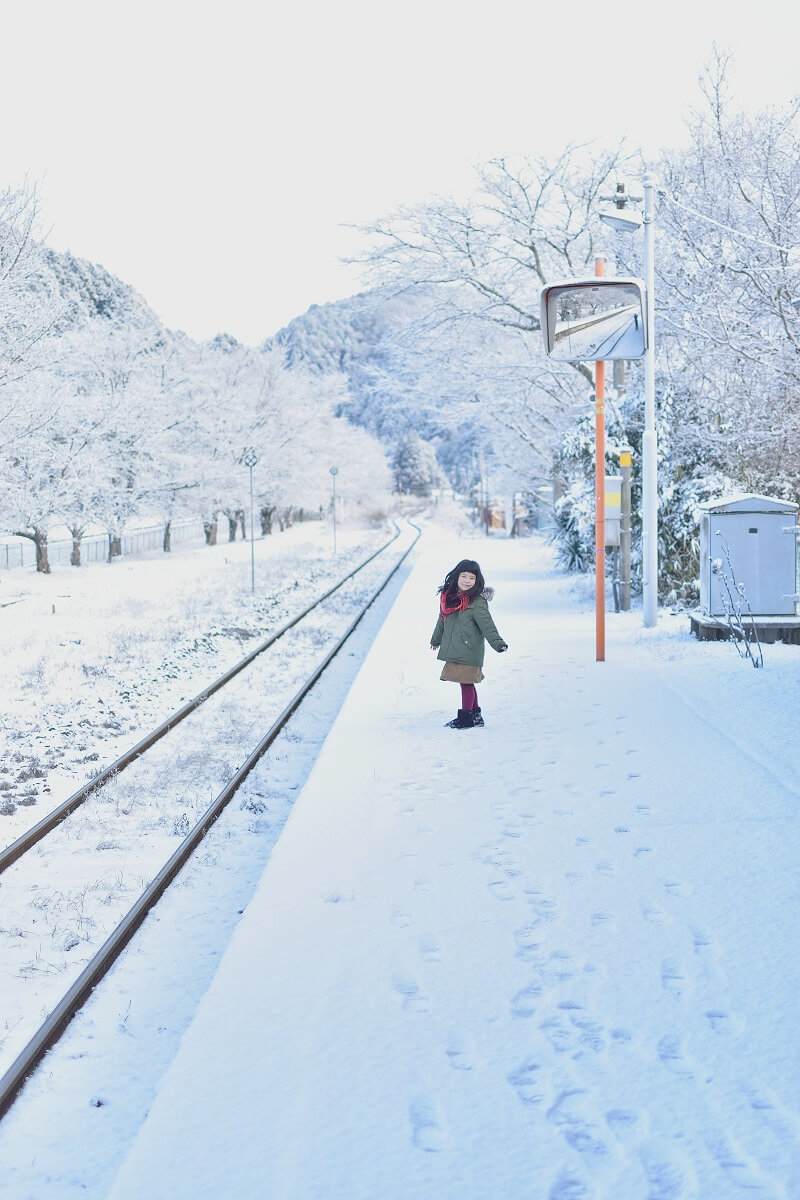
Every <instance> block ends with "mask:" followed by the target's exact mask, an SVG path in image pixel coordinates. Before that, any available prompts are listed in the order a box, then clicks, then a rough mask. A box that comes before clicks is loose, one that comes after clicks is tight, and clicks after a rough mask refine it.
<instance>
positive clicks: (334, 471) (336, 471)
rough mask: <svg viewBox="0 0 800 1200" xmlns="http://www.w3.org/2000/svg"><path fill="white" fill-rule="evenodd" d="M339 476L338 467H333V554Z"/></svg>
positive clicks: (334, 548) (334, 551)
mask: <svg viewBox="0 0 800 1200" xmlns="http://www.w3.org/2000/svg"><path fill="white" fill-rule="evenodd" d="M338 474H339V468H338V467H331V479H332V481H333V501H332V507H333V553H334V554H335V553H336V476H337V475H338Z"/></svg>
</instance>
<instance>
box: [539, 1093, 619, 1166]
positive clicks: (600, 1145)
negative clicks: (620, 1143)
mask: <svg viewBox="0 0 800 1200" xmlns="http://www.w3.org/2000/svg"><path fill="white" fill-rule="evenodd" d="M585 1094H586V1093H585V1092H584V1091H583V1090H582V1089H580V1088H571V1089H568V1090H567V1091H564V1092H562V1093H561V1095H560V1096H559V1097H558V1099H557V1100H556V1102H555V1104H554V1105H553V1107H552V1108H551V1109H549V1110H548V1112H547V1119H548V1121H549V1122H550V1123H551V1125H555V1126H556V1128H558V1129H560V1130H561V1132H562V1134H563V1135H564V1138H565V1140H566V1142H567V1145H569V1146H571V1147H572V1149H573V1150H577V1151H578V1153H579V1154H587V1155H601V1154H608V1146H607V1145H606V1143H605V1142H604V1141H603V1139H602V1137H601V1136H600V1135H599V1133H598V1131H597V1127H596V1126H595V1125H593V1124H592V1123H591V1121H587V1120H585V1119H584V1116H583V1114H582V1113H581V1107H582V1104H581V1100H580V1097H581V1096H584V1095H585Z"/></svg>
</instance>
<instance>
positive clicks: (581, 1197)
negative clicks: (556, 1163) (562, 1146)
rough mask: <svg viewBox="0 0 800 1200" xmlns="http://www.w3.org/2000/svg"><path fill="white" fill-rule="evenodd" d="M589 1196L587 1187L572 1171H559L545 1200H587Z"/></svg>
mask: <svg viewBox="0 0 800 1200" xmlns="http://www.w3.org/2000/svg"><path fill="white" fill-rule="evenodd" d="M590 1195H591V1193H590V1192H589V1189H588V1187H587V1186H586V1184H585V1183H584V1182H583V1181H582V1180H581V1179H578V1177H577V1175H575V1174H573V1172H572V1171H561V1172H559V1176H558V1179H557V1180H556V1181H555V1183H554V1184H553V1186H552V1187H551V1188H550V1191H549V1192H548V1193H547V1200H589V1197H590Z"/></svg>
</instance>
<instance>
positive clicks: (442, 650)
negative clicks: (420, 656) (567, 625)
mask: <svg viewBox="0 0 800 1200" xmlns="http://www.w3.org/2000/svg"><path fill="white" fill-rule="evenodd" d="M493 595H494V592H493V591H492V589H491V588H487V587H486V584H485V583H484V579H483V574H482V572H481V569H480V567H479V566H478V564H477V563H476V562H473V561H472V559H468V558H462V560H461V562H460V563H457V564H456V566H454V567H453V569H452V571H448V572H447V574H446V575H445V577H444V583H443V584H442V585H441V587H440V588H439V620H438V621H437V622H436V628H435V629H434V631H433V633H432V634H431V650H435V649H436V648H437V646H438V648H439V653H438V655H437V658H439V659H441V660H442V661H443V662H444V668H443V670H442V673H441V675H440V676H439V678H440V679H446V680H450V681H451V682H452V683H460V684H461V708H460V709H459V710H458V716H456V717H454V719H453V720H452V721H448V722H447V727H448V728H450V729H474V728H476V727H479V726H481V725H483V723H484V721H483V716H482V714H481V710H480V708H479V707H478V693H477V692H476V690H475V684H476V683H480V682H481V680H482V679H483V671H482V670H481V667H482V666H483V654H484V650H485V644H486V642H488V643H489V645H490V646H491V647H492V649H493V650H496V651H497V652H498V654H502V653H503V651H504V650H507V649H508V646H507V644H506V643H505V642H504V641H503V639H502V638H501V637H500V634H499V633H498V632H497V626H496V625H495V623H494V621H493V620H492V614H491V613H490V612H489V604H488V601H489V600H491V598H492V596H493Z"/></svg>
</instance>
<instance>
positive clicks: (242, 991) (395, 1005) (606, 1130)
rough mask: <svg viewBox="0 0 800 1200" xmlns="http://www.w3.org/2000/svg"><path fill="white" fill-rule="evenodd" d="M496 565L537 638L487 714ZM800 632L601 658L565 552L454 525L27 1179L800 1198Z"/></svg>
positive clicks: (179, 920)
mask: <svg viewBox="0 0 800 1200" xmlns="http://www.w3.org/2000/svg"><path fill="white" fill-rule="evenodd" d="M464 554H467V555H474V556H475V557H477V558H478V559H479V561H480V562H481V564H482V566H483V567H484V572H485V574H486V576H487V580H488V582H490V583H491V584H493V585H494V587H495V588H496V596H495V599H494V601H493V603H492V610H493V614H494V616H495V619H496V621H497V624H498V627H499V629H500V631H501V633H502V635H503V636H504V637H505V638H506V639H507V641H508V642H509V646H510V650H509V653H508V654H507V655H504V656H495V655H494V654H493V653H492V652H491V651H489V652H488V660H487V666H486V673H487V680H486V681H485V683H484V684H483V685H481V687H480V688H479V694H480V699H481V703H482V707H483V710H484V713H485V716H486V721H487V724H486V728H485V729H483V730H475V731H464V732H457V731H451V730H449V729H445V728H443V722H444V721H445V720H446V719H448V718H449V717H450V716H451V715H453V713H454V712H455V708H456V698H457V688H456V687H455V686H454V685H451V684H442V683H440V682H439V681H438V673H439V669H438V666H437V664H436V662H435V658H434V656H433V655H432V654H431V652H430V651H429V650H428V640H429V636H430V632H431V629H432V627H433V624H434V621H435V617H436V596H435V588H436V585H437V584H438V582H440V580H441V578H442V576H443V574H444V572H445V570H446V569H448V568H449V567H450V566H452V565H453V563H454V562H455V561H456V560H457V558H459V557H461V556H462V555H464ZM382 615H383V614H376V615H375V620H376V623H379V622H378V617H381V618H382ZM374 631H375V629H374V627H373V629H372V630H366V631H365V638H369V637H371V636H372V634H373V633H374ZM798 652H799V651H798V648H797V647H783V646H770V647H766V648H765V668H764V670H763V671H755V670H753V668H752V667H751V666H750V665H749V664H748V663H746V662H743V661H741V660H740V659H738V658H737V656H736V653H735V651H734V649H733V647H732V646H731V645H729V644H724V643H704V644H698V643H697V642H695V641H694V639H692V638H691V637H690V636H689V633H688V620H687V618H686V617H685V616H683V617H681V616H671V615H668V614H666V615H663V616H662V618H661V620H660V623H659V626H658V628H657V629H656V630H644V629H643V628H642V625H641V616H640V614H639V613H636V612H634V613H631V614H610V615H609V618H608V640H607V661H606V662H605V663H603V664H597V663H595V662H594V622H593V614H592V611H591V601H590V600H589V601H587V599H586V597H585V595H584V594H583V593H582V591H581V589H579V588H577V589H576V588H575V587H574V586H573V585H571V584H569V583H568V582H567V581H565V580H564V579H563V578H560V577H557V576H555V575H554V574H553V573H552V569H551V566H550V555H549V552H548V550H547V548H546V547H545V546H543V545H542V543H541V542H540V541H538V540H536V539H530V540H513V541H512V540H508V539H495V538H491V539H480V540H474V541H470V540H468V539H467V538H465V536H464V535H463V532H462V533H461V534H460V535H458V536H457V535H456V534H455V533H454V532H453V531H451V530H447V529H443V528H441V527H431V528H429V529H428V530H427V531H426V534H425V537H424V539H423V542H422V543H421V548H420V550H419V551H417V552H415V565H414V569H413V571H412V572H411V573H410V574H409V575H408V577H407V579H406V580H405V582H404V584H403V586H402V589H401V590H400V591H399V595H398V597H397V600H396V602H395V604H394V607H393V608H392V609H391V612H390V613H389V615H388V617H387V619H386V621H385V624H383V626H382V627H381V628H380V631H379V632H378V635H377V637H376V640H375V642H374V644H373V645H372V647H371V649H370V651H369V654H368V657H367V659H366V662H365V663H364V665H363V666H362V668H361V670H360V672H359V673H358V675H357V677H356V678H355V682H354V683H353V684H352V687H351V689H350V691H349V694H348V695H347V699H346V700H345V702H344V705H343V707H342V709H341V712H340V713H339V716H338V718H337V719H336V721H335V723H334V725H333V728H332V730H331V732H330V734H329V736H328V738H327V741H326V742H325V744H324V747H323V749H322V751H321V753H320V754H319V757H318V758H317V761H316V764H315V765H314V767H313V770H312V771H311V774H310V777H309V778H308V780H307V782H306V783H305V786H304V787H303V789H302V792H301V794H300V795H299V797H298V798H297V800H296V801H295V802H294V804H293V805H292V795H290V794H289V789H290V787H291V784H290V779H291V777H292V776H293V775H294V777H295V783H296V766H295V767H293V766H291V765H290V761H289V759H290V755H291V753H292V749H293V748H292V743H291V740H290V741H288V742H287V744H286V746H285V747H284V749H283V750H282V751H280V753H278V754H276V755H275V761H274V762H273V763H265V764H264V768H263V771H262V772H261V774H260V777H259V778H258V779H255V780H254V781H253V788H254V789H256V793H255V796H253V794H251V796H250V799H251V800H252V799H253V798H255V799H258V791H259V790H260V792H261V794H262V796H265V797H266V800H265V801H264V804H265V808H264V809H262V810H258V808H254V809H251V810H248V809H247V807H246V805H247V798H245V800H243V802H242V808H241V809H240V810H239V814H240V818H242V819H241V820H240V822H239V825H238V826H236V825H234V826H231V827H230V828H229V831H228V833H227V836H226V835H224V834H222V835H221V836H220V837H219V839H218V841H217V842H216V843H214V845H213V847H212V849H211V850H210V851H209V855H208V861H206V862H204V863H198V864H196V865H195V866H194V867H193V868H192V870H191V871H190V872H189V873H188V877H187V880H186V881H185V883H184V885H183V886H182V887H180V888H178V889H176V890H175V893H174V895H173V896H171V898H168V899H169V905H168V906H167V907H166V908H164V909H160V910H159V913H160V915H159V916H157V918H156V920H154V921H149V922H148V923H147V925H146V926H145V928H144V929H143V930H142V933H141V935H140V937H139V938H137V939H136V941H135V942H134V943H133V944H132V947H131V950H130V951H129V952H128V953H127V954H126V955H125V956H124V957H123V959H122V960H121V961H120V963H119V964H118V966H117V968H115V971H114V973H113V975H112V978H111V980H109V983H108V985H106V986H104V989H101V991H100V992H99V993H98V994H97V996H95V997H94V998H93V1000H92V1002H91V1003H90V1005H88V1006H87V1008H86V1010H85V1012H84V1013H83V1014H82V1015H81V1017H80V1018H79V1020H78V1021H77V1022H76V1023H75V1025H74V1027H73V1029H72V1030H71V1031H70V1034H69V1036H68V1037H67V1039H66V1040H65V1042H64V1044H63V1046H62V1047H60V1048H59V1049H58V1050H57V1051H56V1052H55V1053H54V1054H53V1055H51V1056H50V1059H49V1060H48V1063H47V1064H46V1069H45V1070H44V1071H42V1072H40V1073H39V1074H38V1075H37V1077H36V1078H35V1080H34V1081H33V1082H32V1083H31V1085H30V1086H29V1087H28V1089H27V1090H26V1092H25V1094H24V1095H23V1097H22V1099H21V1101H20V1103H19V1104H18V1105H17V1106H16V1107H15V1109H14V1110H12V1112H11V1113H10V1114H9V1115H8V1117H7V1118H6V1119H5V1120H4V1121H3V1122H2V1124H0V1161H2V1163H3V1181H4V1182H3V1195H4V1196H5V1195H8V1196H9V1197H13V1198H14V1200H17V1198H22V1197H39V1196H42V1195H47V1196H48V1197H50V1196H53V1197H71V1196H77V1195H84V1196H86V1195H90V1196H97V1197H100V1196H103V1197H105V1196H107V1195H111V1196H113V1197H115V1198H116V1200H122V1198H128V1197H136V1198H137V1200H138V1198H139V1197H141V1196H145V1195H154V1196H169V1197H187V1198H188V1197H193V1198H194V1197H201V1196H209V1197H212V1196H213V1197H215V1198H216V1197H219V1196H226V1197H227V1196H235V1197H237V1200H240V1198H242V1197H251V1196H252V1197H259V1198H260V1197H265V1196H268V1197H270V1200H311V1198H312V1197H313V1198H314V1200H317V1198H319V1200H322V1198H325V1200H339V1198H341V1200H358V1198H361V1197H364V1198H365V1200H366V1198H367V1197H369V1198H370V1200H374V1198H377V1197H380V1198H381V1200H417V1198H418V1197H421V1198H430V1200H434V1198H435V1200H449V1198H451V1197H452V1198H453V1200H456V1198H457V1200H488V1198H491V1200H517V1198H522V1197H525V1198H531V1200H685V1198H688V1197H695V1198H697V1200H727V1198H728V1197H735V1196H739V1195H741V1194H742V1193H743V1192H744V1193H745V1194H749V1195H752V1196H754V1197H770V1198H773V1200H792V1197H794V1196H796V1195H798V1191H797V1187H798V1184H797V1180H798V1179H800V1071H799V1070H798V1066H800V1063H799V1062H798V1060H799V1059H800V1053H799V1051H800V1038H798V1035H797V1033H796V1029H795V1027H794V1012H795V997H796V995H797V994H798V990H799V989H800V965H799V964H798V957H797V955H796V950H795V947H796V945H797V942H798V934H799V933H800V921H799V920H798V894H797V882H796V878H797V872H796V859H797V811H796V810H797V800H798V795H800V761H799V760H800V756H799V755H798V754H797V751H796V740H795V734H794V724H795V720H794V713H795V712H796V707H797V700H798V684H797V679H798V665H800V664H799V663H798ZM353 653H354V654H356V651H353ZM356 657H357V654H356ZM341 666H342V670H343V671H346V668H347V666H348V664H347V663H346V662H344V663H343V664H342V665H341ZM343 684H344V675H343V676H342V677H341V678H340V680H339V682H338V684H335V685H331V687H332V691H331V692H330V693H329V699H328V701H327V702H326V703H324V704H322V708H323V709H324V711H323V712H322V717H321V719H320V720H319V721H318V722H317V724H318V725H320V726H322V727H325V725H326V720H327V716H328V713H330V712H332V711H335V710H336V707H337V706H338V700H339V698H340V696H341V690H340V691H339V692H338V693H337V692H336V688H337V687H338V688H339V689H341V688H342V687H343ZM304 720H305V721H306V723H308V722H309V721H310V720H312V718H311V717H310V716H308V715H307V716H306V717H305V718H304ZM294 737H295V738H296V739H300V742H301V749H302V745H303V744H305V745H306V760H305V761H306V762H307V761H308V749H309V748H310V747H311V746H312V744H313V740H314V739H313V736H312V735H311V733H310V732H309V730H308V728H307V727H306V728H303V729H301V728H298V730H297V732H296V733H295V734H294ZM317 737H319V730H317ZM301 757H302V755H301ZM270 769H272V771H273V775H274V774H275V773H277V776H278V781H277V784H276V783H275V782H274V781H273V783H272V784H271V783H270V782H269V780H270ZM306 769H307V768H306ZM271 787H272V788H273V791H270V788H271ZM273 795H274V800H273ZM273 809H274V811H273ZM278 809H280V812H278ZM259 811H260V813H261V815H257V814H259ZM264 814H265V815H264ZM287 815H288V820H287V821H286V825H285V828H283V821H284V820H286V818H287ZM264 825H272V826H274V828H272V831H271V832H268V831H267V830H265V829H264V828H263V827H264ZM259 827H260V833H259ZM279 828H283V832H282V833H280V837H279V839H278V840H277V841H276V840H275V838H276V836H277V833H276V831H277V830H279ZM260 835H264V842H263V846H262V850H261V857H260V858H258V855H253V854H252V853H251V851H250V849H249V848H248V843H252V842H254V841H257V840H258V838H259V836H260ZM214 857H215V860H216V862H218V863H219V862H223V861H224V860H227V866H228V874H229V876H230V879H231V885H230V896H229V901H228V905H229V910H227V911H222V910H225V909H226V905H225V903H216V902H215V903H214V904H204V903H203V898H204V896H207V895H208V889H209V887H210V885H209V884H208V883H207V882H206V879H205V874H204V872H205V870H206V868H207V867H208V866H209V865H212V864H211V859H212V858H214ZM239 859H241V862H242V864H243V865H242V874H246V875H247V876H248V882H247V883H246V885H245V881H244V880H239V881H237V882H236V884H235V885H234V883H233V880H235V877H236V863H237V861H239ZM256 860H258V861H257V862H256ZM265 862H266V869H265V870H264V871H263V875H262V877H261V879H260V882H259V881H258V874H259V873H260V869H261V864H263V863H265ZM245 864H246V865H245ZM237 887H238V888H239V890H238V891H237ZM248 889H249V890H250V891H252V890H253V889H255V890H254V894H253V895H252V898H251V899H250V902H249V904H248V905H247V907H246V911H245V913H244V915H243V917H242V918H241V919H240V920H238V924H237V918H238V911H237V909H236V907H235V906H237V905H238V907H244V904H243V903H242V902H241V900H240V898H239V897H240V896H241V895H243V894H249V893H248ZM215 895H216V894H215ZM148 926H149V929H148ZM198 926H203V927H204V931H203V932H202V933H197V932H195V931H196V929H197V927H198ZM234 926H235V933H234V934H233V937H232V940H231V941H230V944H229V945H228V947H227V950H225V952H224V955H223V957H222V961H221V963H219V969H217V970H216V973H215V967H216V966H217V961H218V959H217V956H218V952H220V951H221V950H222V949H223V948H224V939H225V937H226V936H227V935H228V934H229V932H230V931H231V930H232V929H233V928H234ZM187 931H189V936H190V938H191V939H194V940H193V941H192V940H190V942H189V943H188V945H189V951H188V957H187V950H186V942H185V937H186V933H187ZM215 935H216V937H217V941H216V945H215V944H214V937H215ZM182 945H183V948H182V949H181V946H182ZM192 948H194V954H195V955H196V961H195V958H194V957H192V954H193V950H192ZM169 955H172V956H173V957H174V959H175V962H176V967H175V970H174V975H173V978H172V980H171V982H170V983H169V985H168V986H166V987H165V986H164V985H160V984H159V985H157V984H156V982H155V980H154V977H153V962H154V961H157V960H158V959H159V956H160V957H161V959H162V960H163V958H164V957H165V956H169ZM208 985H210V986H208ZM206 986H207V991H206V993H205V995H204V996H202V999H200V995H201V992H202V990H204V989H205V987H206ZM184 991H185V992H186V994H187V995H186V1000H185V1003H183V1005H182V1001H183V1000H184V997H183V993H184ZM103 993H104V994H103ZM198 1001H199V1004H198ZM195 1008H196V1009H197V1012H196V1016H195V1019H194V1022H193V1023H192V1024H191V1026H190V1027H189V1028H188V1029H187V1030H186V1032H185V1033H184V1036H183V1039H182V1041H181V1044H180V1050H179V1052H178V1053H177V1054H175V1045H176V1042H177V1038H178V1034H179V1033H180V1031H181V1028H182V1027H183V1026H184V1025H185V1024H186V1022H187V1021H188V1019H189V1016H191V1014H192V1013H193V1012H194V1010H195ZM181 1012H183V1014H184V1015H183V1018H181V1015H180V1014H181ZM160 1026H162V1027H163V1029H164V1034H163V1038H162V1040H163V1042H164V1043H166V1044H165V1045H163V1046H162V1044H161V1042H160V1041H159V1037H160V1034H159V1032H158V1031H159V1027H160ZM176 1031H177V1032H176ZM153 1093H155V1095H153ZM131 1094H135V1096H136V1102H135V1103H133V1104H131V1103H130V1096H131ZM148 1107H149V1110H150V1111H149V1115H148V1117H147V1120H146V1121H144V1122H143V1116H144V1111H145V1110H146V1109H147V1108H148ZM109 1145H110V1146H111V1147H112V1149H111V1151H109V1150H108V1146H109ZM128 1147H129V1148H130V1149H129V1153H128V1154H127V1157H126V1158H125V1160H124V1161H122V1160H123V1158H124V1152H125V1150H126V1149H127V1148H128Z"/></svg>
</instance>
